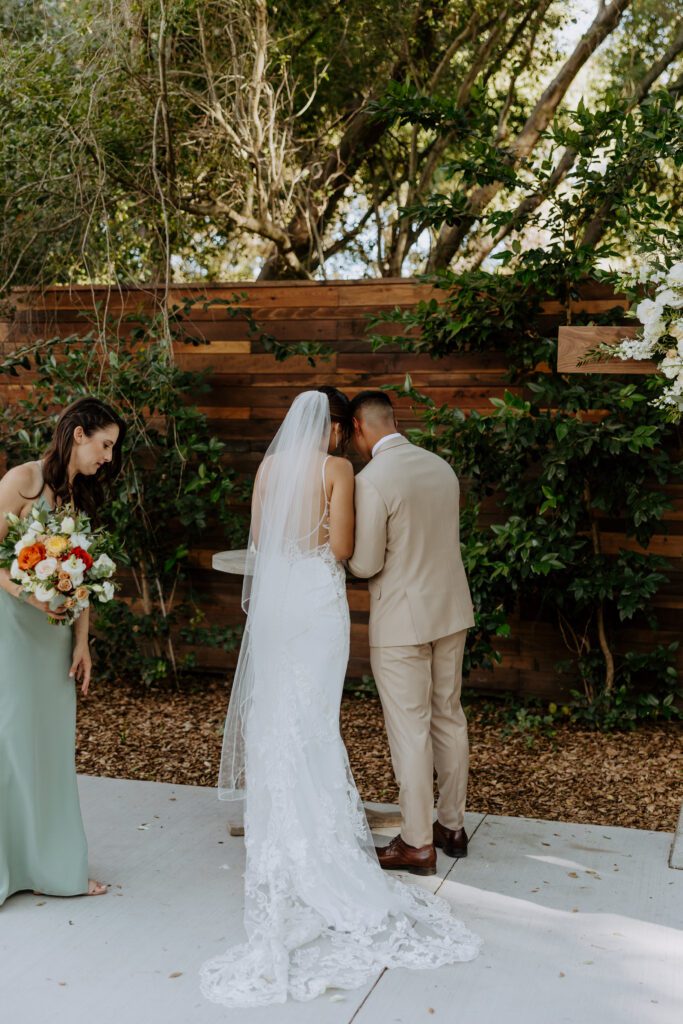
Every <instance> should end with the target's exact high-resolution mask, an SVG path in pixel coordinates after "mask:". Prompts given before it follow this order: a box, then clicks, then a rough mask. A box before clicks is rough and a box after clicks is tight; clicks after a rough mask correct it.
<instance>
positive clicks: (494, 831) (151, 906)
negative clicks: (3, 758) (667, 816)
mask: <svg viewBox="0 0 683 1024" xmlns="http://www.w3.org/2000/svg"><path fill="white" fill-rule="evenodd" d="M79 781H80V787H81V798H82V804H83V813H84V818H85V823H86V829H87V832H88V836H89V841H90V862H91V869H92V873H93V874H94V875H95V877H97V878H101V879H102V880H105V881H107V882H109V883H111V886H112V888H111V891H110V893H109V894H108V895H107V896H104V897H101V898H93V899H87V898H81V899H69V900H64V899H51V898H46V897H38V896H33V895H31V894H20V895H17V896H14V897H12V898H11V899H10V900H8V901H7V902H6V903H5V905H4V907H2V909H0V1022H2V1024H67V1022H68V1024H81V1022H88V1024H90V1022H93V1024H205V1022H206V1024H210V1022H219V1021H249V1024H289V1022H294V1021H296V1022H297V1024H308V1022H311V1024H314V1022H315V1024H350V1022H351V1021H353V1022H354V1024H385V1022H386V1024H394V1022H405V1024H419V1022H422V1021H424V1022H425V1024H426V1022H438V1021H447V1022H453V1024H456V1022H457V1024H469V1022H472V1024H500V1022H504V1024H680V1021H681V1020H683V872H681V871H677V870H673V869H672V868H670V867H669V866H668V857H669V850H670V846H671V836H670V835H667V834H664V833H656V832H646V831H640V830H636V829H624V828H606V827H604V826H586V825H571V824H559V823H556V822H548V821H536V820H532V819H522V818H503V817H496V816H493V815H482V814H470V815H468V819H467V829H468V832H469V833H470V836H471V843H470V856H469V857H468V858H467V859H466V860H463V861H460V862H455V863H454V862H453V861H451V860H450V858H447V857H444V856H442V855H440V857H439V872H438V875H437V876H436V877H434V878H426V879H421V880H419V881H420V882H421V884H425V885H428V886H429V887H430V888H431V889H438V891H439V893H440V894H441V895H442V896H444V897H445V898H446V899H448V900H449V901H450V902H451V903H452V904H453V906H454V907H455V908H457V913H458V915H459V916H460V917H462V918H463V919H464V920H465V921H466V922H467V924H468V925H469V926H470V927H471V928H472V929H473V930H475V931H477V932H479V934H480V935H482V936H483V938H484V940H485V946H484V950H483V952H482V954H481V956H480V957H479V959H478V960H476V961H474V962H473V963H469V964H458V965H455V966H453V967H446V968H442V969H439V970H436V971H424V972H416V971H407V970H395V971H385V972H384V973H383V974H382V975H381V976H379V977H378V978H377V979H376V980H375V981H374V983H373V984H371V985H369V986H368V987H366V988H364V989H361V990H358V991H354V992H343V993H328V994H326V995H324V996H322V997H321V998H320V999H317V1000H315V1001H314V1002H312V1003H303V1004H302V1003H288V1004H286V1005H285V1006H275V1007H269V1008H265V1009H257V1010H226V1009H223V1008H221V1007H218V1006H214V1005H212V1004H211V1003H208V1002H207V1001H206V1000H204V999H203V997H202V996H201V995H200V992H199V986H198V977H197V972H198V968H199V965H200V964H201V963H202V961H203V960H205V959H207V958H208V957H209V956H212V955H213V954H215V953H217V952H220V951H222V950H223V948H225V947H227V946H228V945H231V944H233V943H234V942H237V941H240V940H241V938H242V925H241V900H242V879H241V875H242V870H243V863H244V844H243V840H241V839H237V838H231V837H230V836H229V835H228V833H227V829H226V821H227V815H226V807H225V805H222V804H219V803H218V801H217V800H216V798H215V793H214V791H213V790H212V789H202V788H195V787H191V786H172V785H165V784H158V783H151V782H136V781H128V780H119V779H100V778H90V777H81V779H80V780H79ZM387 834H391V833H389V832H387ZM414 880H415V881H417V880H416V879H414Z"/></svg>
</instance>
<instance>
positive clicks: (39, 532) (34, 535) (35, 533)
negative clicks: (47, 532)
mask: <svg viewBox="0 0 683 1024" xmlns="http://www.w3.org/2000/svg"><path fill="white" fill-rule="evenodd" d="M26 536H27V537H31V543H32V544H35V542H36V541H37V539H38V537H42V536H43V524H42V523H37V522H35V521H34V522H32V523H31V525H30V526H29V528H28V533H27V534H26Z"/></svg>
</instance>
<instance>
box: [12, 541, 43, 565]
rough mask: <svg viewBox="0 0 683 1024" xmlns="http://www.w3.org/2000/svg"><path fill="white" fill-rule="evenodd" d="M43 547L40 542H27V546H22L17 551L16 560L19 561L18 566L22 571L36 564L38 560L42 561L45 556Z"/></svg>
mask: <svg viewBox="0 0 683 1024" xmlns="http://www.w3.org/2000/svg"><path fill="white" fill-rule="evenodd" d="M45 554H46V552H45V547H44V545H42V544H29V546H28V547H26V548H22V549H21V551H20V552H19V557H18V559H17V561H18V562H19V568H20V569H22V570H23V571H24V572H27V571H28V570H29V569H32V568H33V566H34V565H38V562H42V560H43V559H44V558H45Z"/></svg>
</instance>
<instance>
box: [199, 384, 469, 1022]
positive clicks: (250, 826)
mask: <svg viewBox="0 0 683 1024" xmlns="http://www.w3.org/2000/svg"><path fill="white" fill-rule="evenodd" d="M321 399H323V400H324V406H323V405H322V403H321ZM297 402H299V403H302V404H306V403H308V405H309V406H311V407H314V411H315V413H316V416H314V417H313V424H315V427H314V428H313V427H311V429H313V433H314V435H316V436H315V443H314V445H313V446H312V450H311V452H309V456H310V457H309V458H308V459H307V460H306V465H305V466H303V465H301V466H298V475H299V479H298V481H297V472H296V471H295V472H294V479H292V478H291V474H292V472H293V467H292V465H291V464H289V463H288V461H287V458H286V456H287V451H288V450H287V448H286V446H285V447H284V448H283V447H282V444H281V445H280V447H278V446H277V445H275V442H274V446H275V447H274V448H273V447H272V446H271V449H270V450H269V456H271V459H270V466H271V470H270V473H269V475H268V480H267V483H266V493H267V494H268V495H269V496H270V497H271V498H273V496H274V495H275V496H276V497H275V500H274V501H273V502H272V516H273V517H275V516H276V515H277V516H280V515H281V514H282V512H283V509H284V508H286V505H282V504H281V502H282V501H283V500H284V499H285V497H286V495H284V494H283V493H281V492H282V490H283V488H286V487H292V486H296V487H298V489H301V484H302V481H303V480H305V486H304V490H306V489H308V490H307V494H308V495H309V496H314V501H313V502H312V505H313V507H314V508H315V510H316V512H317V513H320V509H321V507H322V516H321V517H320V522H319V523H318V524H315V523H310V521H309V522H308V523H307V524H306V525H312V526H313V529H312V530H310V531H308V535H307V534H306V532H305V531H304V530H303V529H302V527H303V526H304V524H303V523H302V522H301V521H297V522H296V523H295V524H294V525H292V524H291V523H290V524H289V525H287V526H285V527H284V528H283V529H280V528H279V527H278V530H277V531H269V526H268V507H267V505H268V502H267V500H266V504H265V506H263V507H262V508H261V517H260V535H259V540H258V542H257V543H256V545H255V546H256V549H257V552H258V553H257V556H256V566H255V568H254V570H253V580H252V582H251V584H250V586H251V590H250V597H249V599H248V600H247V605H248V620H247V627H246V630H245V638H244V640H243V645H242V651H241V654H240V664H239V665H238V670H237V673H236V684H235V685H236V686H237V691H236V690H235V685H234V687H233V695H232V697H231V710H230V712H229V715H228V723H227V726H226V742H225V747H224V755H223V764H222V769H221V795H222V796H224V797H230V796H234V795H235V794H236V793H237V791H238V790H239V789H240V787H241V785H242V784H243V782H244V778H245V774H246V780H247V784H246V787H245V788H246V799H245V808H244V822H245V843H246V855H247V861H246V873H245V915H244V924H245V930H246V935H247V941H246V942H245V943H244V944H243V945H239V946H236V947H233V948H231V949H228V950H227V952H225V953H224V954H222V955H220V956H217V957H215V958H214V959H212V960H209V961H208V962H207V963H205V964H204V965H203V966H202V968H201V987H202V992H203V993H204V995H205V996H206V997H207V998H208V999H210V1000H212V1001H213V1002H215V1003H220V1004H223V1005H225V1006H231V1007H248V1006H259V1005H264V1004H267V1003H281V1002H284V1001H285V1000H286V999H287V998H293V999H298V1000H307V999H313V998H315V997H316V996H318V995H320V994H321V993H322V992H324V991H325V990H326V989H329V988H341V989H353V988H357V987H359V986H361V985H364V984H366V983H368V982H369V981H370V980H371V979H372V978H373V977H376V976H377V975H378V974H379V972H380V971H381V970H382V969H383V968H385V967H413V968H433V967H440V966H442V965H443V964H451V963H455V962H457V961H465V960H471V959H473V958H474V957H475V956H476V955H477V953H478V951H479V948H480V940H479V939H478V938H477V937H476V936H475V935H473V934H472V933H471V932H469V931H468V930H467V929H466V927H465V926H464V925H463V923H462V922H461V921H459V920H458V919H457V918H455V917H454V915H453V913H452V911H451V908H450V906H449V905H448V904H447V903H446V902H445V901H444V900H442V899H440V898H439V897H436V896H433V895H432V894H430V893H429V892H427V891H425V890H424V889H422V888H420V887H419V886H417V885H410V884H404V883H402V882H401V881H399V880H397V879H395V878H392V877H390V876H387V875H386V874H385V873H384V872H383V871H382V869H381V868H380V867H379V864H378V861H377V857H376V855H375V852H374V846H373V842H372V837H371V834H370V831H369V829H368V825H367V821H366V818H365V814H364V811H363V807H362V803H361V800H360V797H359V794H358V791H357V789H356V786H355V784H354V781H353V778H352V776H351V771H350V768H349V762H348V757H347V754H346V749H345V747H344V744H343V743H342V739H341V735H340V731H339V710H340V702H341V696H342V687H343V683H344V677H345V673H346V667H347V662H348V656H349V608H348V603H347V599H346V587H345V574H344V570H343V568H342V566H341V565H340V564H339V563H338V562H337V561H336V559H335V558H334V555H333V554H332V551H331V549H330V546H329V542H328V541H327V540H326V529H327V524H328V517H329V506H328V502H327V496H326V492H325V488H324V478H325V463H326V461H327V460H326V457H325V453H326V449H327V437H328V436H329V409H328V403H327V398H326V396H324V395H320V394H319V393H318V392H306V393H305V394H304V395H301V396H299V398H298V399H297V400H296V401H295V403H294V405H293V407H292V410H290V413H289V414H288V418H289V417H291V416H292V413H293V412H295V410H296V406H297ZM301 411H302V410H301V409H299V413H301ZM305 411H306V412H310V411H311V410H310V409H307V410H305ZM319 417H322V426H321V429H320V432H319V433H318V425H317V424H318V418H319ZM325 417H327V433H325ZM286 426H287V420H285V424H283V428H281V432H282V430H283V429H284V428H285V427H286ZM289 426H290V427H292V426H293V425H292V424H291V423H290V424H289ZM296 426H297V429H296V431H295V433H296V434H297V436H298V441H297V443H298V444H299V445H301V444H303V443H304V438H305V434H306V430H307V429H308V428H309V426H310V424H307V427H306V430H303V431H302V424H301V422H299V423H298V424H297V425H296ZM278 437H280V435H278ZM277 440H278V438H276V441H277ZM280 441H281V442H282V438H281V437H280ZM297 457H298V456H297ZM278 459H279V462H278ZM266 464H267V461H266V460H264V463H263V464H262V465H266ZM273 466H274V467H275V468H274V469H273ZM285 466H286V471H285ZM280 471H282V472H280ZM313 478H315V482H313ZM307 500H308V499H305V501H304V504H306V501H307ZM297 518H298V517H297ZM270 525H271V526H272V524H270ZM271 533H272V534H275V533H277V541H276V542H273V536H272V535H271ZM308 537H310V538H311V540H310V542H309V543H303V544H302V538H306V540H308ZM269 545H270V550H268V549H269ZM261 553H262V558H261V560H262V562H263V564H262V565H261V566H259V564H258V563H259V554H261Z"/></svg>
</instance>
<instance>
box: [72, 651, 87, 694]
mask: <svg viewBox="0 0 683 1024" xmlns="http://www.w3.org/2000/svg"><path fill="white" fill-rule="evenodd" d="M91 671H92V658H91V657H90V648H89V647H88V645H87V644H78V645H77V646H76V647H74V652H73V657H72V659H71V668H70V669H69V676H70V677H71V678H72V679H75V680H76V682H77V683H80V684H81V693H82V694H83V696H84V697H85V696H86V694H87V692H88V687H89V686H90V673H91Z"/></svg>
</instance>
